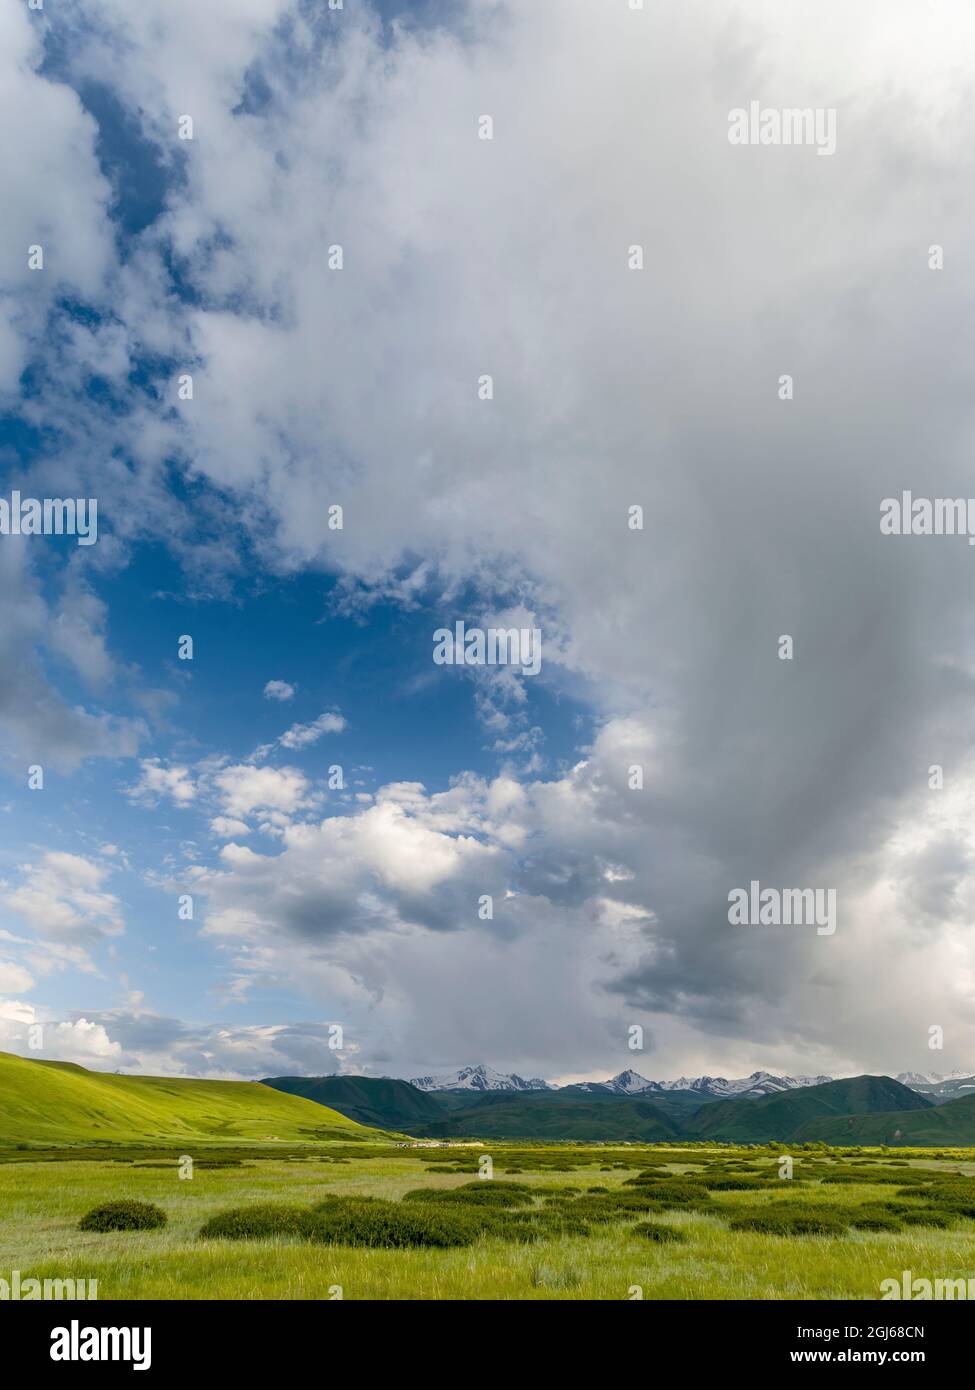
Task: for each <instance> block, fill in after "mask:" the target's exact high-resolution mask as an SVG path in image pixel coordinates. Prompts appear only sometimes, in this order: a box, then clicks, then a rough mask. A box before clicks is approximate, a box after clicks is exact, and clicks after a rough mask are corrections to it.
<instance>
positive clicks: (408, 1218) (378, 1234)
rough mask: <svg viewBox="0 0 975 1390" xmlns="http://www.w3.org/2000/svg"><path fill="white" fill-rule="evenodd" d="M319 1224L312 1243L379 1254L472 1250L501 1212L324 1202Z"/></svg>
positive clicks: (318, 1210) (459, 1206) (433, 1205)
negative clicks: (360, 1248) (455, 1248)
mask: <svg viewBox="0 0 975 1390" xmlns="http://www.w3.org/2000/svg"><path fill="white" fill-rule="evenodd" d="M315 1213H316V1215H317V1217H318V1224H317V1226H316V1230H315V1236H314V1238H315V1239H316V1240H321V1241H324V1242H326V1243H327V1244H329V1245H354V1246H358V1245H364V1246H370V1247H373V1248H378V1249H397V1248H407V1247H413V1246H438V1247H445V1246H452V1245H472V1244H473V1243H474V1241H475V1240H477V1238H478V1236H480V1235H481V1234H487V1233H491V1228H492V1227H496V1226H497V1224H498V1223H497V1222H496V1221H493V1220H492V1219H491V1218H493V1217H496V1216H498V1215H499V1214H500V1213H496V1212H492V1211H490V1210H486V1211H483V1212H481V1211H476V1210H473V1209H472V1208H471V1207H469V1206H468V1207H467V1208H465V1207H464V1205H463V1204H461V1203H457V1204H455V1205H450V1204H448V1203H446V1202H439V1203H428V1204H426V1205H421V1204H420V1203H419V1202H408V1203H407V1202H378V1201H376V1202H359V1201H356V1200H355V1199H351V1198H350V1199H349V1200H348V1201H345V1202H336V1203H331V1202H327V1203H323V1204H320V1205H319V1206H318V1207H316V1208H315Z"/></svg>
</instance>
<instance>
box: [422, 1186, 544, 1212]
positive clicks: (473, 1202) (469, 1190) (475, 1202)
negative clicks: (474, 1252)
mask: <svg viewBox="0 0 975 1390" xmlns="http://www.w3.org/2000/svg"><path fill="white" fill-rule="evenodd" d="M531 1199H532V1189H531V1188H530V1187H529V1186H528V1185H527V1184H526V1183H522V1182H500V1181H494V1180H493V1179H492V1180H491V1181H490V1182H485V1181H484V1180H483V1179H479V1180H478V1181H477V1182H465V1183H464V1185H463V1186H462V1187H451V1188H439V1189H437V1188H429V1187H416V1188H414V1189H413V1190H412V1191H411V1192H407V1193H406V1194H405V1195H404V1197H403V1201H404V1202H434V1203H436V1202H457V1203H461V1204H466V1205H470V1206H479V1207H480V1206H485V1207H523V1206H525V1204H526V1203H528V1202H530V1201H531Z"/></svg>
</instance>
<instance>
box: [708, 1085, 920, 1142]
mask: <svg viewBox="0 0 975 1390" xmlns="http://www.w3.org/2000/svg"><path fill="white" fill-rule="evenodd" d="M934 1108H935V1107H934V1106H933V1105H932V1103H931V1102H930V1101H929V1100H928V1099H927V1098H926V1097H925V1096H920V1095H918V1094H917V1092H916V1091H911V1090H909V1089H908V1088H907V1087H906V1086H902V1085H901V1083H900V1082H899V1081H894V1080H892V1079H891V1078H890V1077H889V1076H854V1077H850V1078H849V1079H848V1080H845V1081H828V1082H826V1083H825V1084H824V1085H822V1086H804V1087H802V1088H801V1089H800V1090H797V1091H782V1092H780V1093H779V1094H778V1095H774V1096H763V1097H762V1099H761V1100H725V1101H721V1102H719V1103H718V1104H717V1105H708V1106H706V1107H704V1108H702V1109H701V1110H699V1111H698V1112H697V1113H696V1114H694V1115H692V1116H691V1117H690V1118H689V1119H688V1120H687V1121H686V1122H685V1124H684V1126H683V1133H684V1134H685V1135H686V1136H687V1138H695V1139H721V1140H729V1141H733V1142H734V1143H739V1144H762V1143H768V1142H770V1141H782V1142H785V1141H786V1140H789V1139H794V1140H799V1139H800V1138H802V1139H805V1138H822V1139H825V1140H827V1142H834V1141H833V1140H831V1136H833V1135H835V1136H836V1137H835V1142H837V1143H871V1142H875V1141H873V1140H857V1139H852V1138H850V1139H848V1138H847V1137H846V1130H845V1129H844V1127H843V1126H842V1125H837V1123H836V1121H837V1119H838V1118H840V1117H842V1118H843V1119H844V1120H845V1119H846V1118H848V1117H850V1116H855V1117H859V1118H864V1117H866V1118H869V1117H870V1116H871V1115H873V1114H876V1113H877V1112H890V1111H897V1112H901V1111H904V1112H909V1111H915V1110H916V1111H921V1112H924V1113H927V1112H928V1111H929V1110H933V1109H934ZM814 1122H818V1124H815V1123H814ZM813 1129H814V1130H815V1131H816V1132H815V1133H812V1132H811V1130H813Z"/></svg>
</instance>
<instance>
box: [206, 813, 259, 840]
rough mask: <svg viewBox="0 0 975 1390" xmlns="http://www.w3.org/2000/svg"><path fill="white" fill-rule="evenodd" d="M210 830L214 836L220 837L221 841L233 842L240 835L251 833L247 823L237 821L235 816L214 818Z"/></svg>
mask: <svg viewBox="0 0 975 1390" xmlns="http://www.w3.org/2000/svg"><path fill="white" fill-rule="evenodd" d="M210 829H211V830H212V831H213V833H214V835H219V837H220V839H221V840H232V839H234V838H235V837H236V836H238V835H249V834H250V833H251V832H250V826H249V825H248V824H247V822H246V821H242V820H235V819H234V818H233V816H214V817H213V820H211V822H210Z"/></svg>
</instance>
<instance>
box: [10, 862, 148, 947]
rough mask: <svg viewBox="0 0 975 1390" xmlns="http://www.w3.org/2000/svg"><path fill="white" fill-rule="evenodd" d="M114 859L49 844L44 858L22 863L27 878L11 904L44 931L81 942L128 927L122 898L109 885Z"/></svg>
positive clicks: (43, 933)
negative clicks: (99, 860)
mask: <svg viewBox="0 0 975 1390" xmlns="http://www.w3.org/2000/svg"><path fill="white" fill-rule="evenodd" d="M110 872H111V870H110V868H109V866H108V865H105V864H99V863H96V862H94V861H93V860H90V859H86V858H84V856H82V855H80V854H68V853H66V852H65V851H63V850H48V851H47V852H46V853H45V854H44V856H43V858H42V859H41V860H40V862H39V863H36V864H24V865H22V866H21V881H20V883H19V884H18V885H17V886H16V887H15V888H13V889H12V890H11V891H10V892H9V893H8V894H7V898H6V902H7V906H8V907H9V909H10V910H11V911H12V912H13V913H15V914H16V915H17V916H18V917H20V918H22V919H23V920H24V921H25V922H27V923H28V924H29V925H30V926H31V927H32V928H33V930H34V932H35V933H36V934H37V935H38V936H39V937H50V938H52V939H53V940H54V941H56V942H62V943H65V944H67V945H69V946H70V945H72V944H74V945H81V944H83V943H87V942H91V941H95V940H97V939H99V938H100V937H106V936H118V935H120V934H121V933H122V932H123V931H124V930H125V926H124V922H123V920H122V910H121V904H120V902H119V900H118V898H116V897H115V896H114V895H113V894H111V893H107V892H105V891H104V889H103V886H102V885H103V883H104V881H105V879H106V878H107V877H108V876H109V873H110Z"/></svg>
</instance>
